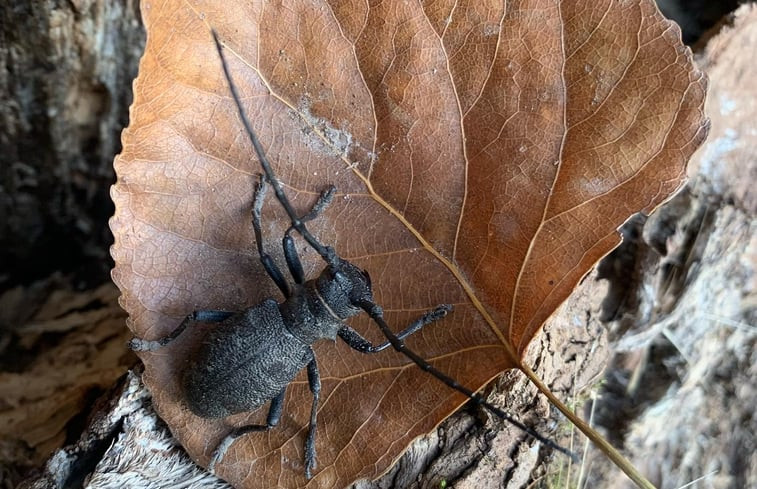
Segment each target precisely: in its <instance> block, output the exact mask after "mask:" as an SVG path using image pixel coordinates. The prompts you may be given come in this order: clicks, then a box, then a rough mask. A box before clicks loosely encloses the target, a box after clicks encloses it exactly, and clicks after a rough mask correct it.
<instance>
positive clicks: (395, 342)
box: [357, 301, 579, 462]
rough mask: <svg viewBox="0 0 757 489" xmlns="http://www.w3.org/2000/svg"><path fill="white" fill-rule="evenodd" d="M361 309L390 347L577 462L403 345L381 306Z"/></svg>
mask: <svg viewBox="0 0 757 489" xmlns="http://www.w3.org/2000/svg"><path fill="white" fill-rule="evenodd" d="M357 305H358V306H359V307H360V308H361V309H363V310H364V311H365V312H366V313H368V315H369V316H370V317H371V319H373V321H374V322H375V323H376V324H378V326H379V328H380V329H381V332H382V333H383V334H384V336H385V337H386V339H387V340H389V343H390V344H391V345H392V347H393V348H394V349H395V350H397V351H398V352H400V353H402V354H403V355H405V356H406V357H407V358H409V359H410V360H412V361H413V363H415V364H416V365H417V366H418V367H419V368H420V369H421V370H423V371H424V372H427V373H429V374H431V375H433V376H434V377H435V378H437V379H438V380H439V381H441V382H442V383H443V384H445V385H447V386H448V387H450V388H451V389H454V390H456V391H458V392H460V393H462V394H465V395H466V396H467V397H468V399H470V400H471V401H473V402H474V403H476V404H477V405H478V406H480V407H481V408H484V409H486V410H487V411H489V412H491V413H492V414H494V415H495V416H497V417H498V418H500V419H502V420H504V421H507V422H508V423H510V424H512V425H513V426H515V427H516V428H519V429H520V430H521V431H523V432H524V433H526V434H527V435H529V436H531V437H532V438H534V439H536V440H538V441H540V442H541V443H544V444H545V445H547V446H548V447H550V448H552V449H554V450H557V451H558V452H561V453H564V454H565V455H567V456H568V457H570V458H571V459H573V461H574V462H579V459H578V456H577V455H576V454H575V453H573V452H571V451H570V450H568V449H567V448H565V447H561V446H560V445H558V444H557V443H555V442H554V441H552V440H550V439H549V438H547V437H545V436H543V435H540V434H539V433H537V432H536V431H534V430H533V429H532V428H529V427H528V426H526V425H525V424H523V423H521V422H520V421H518V420H517V419H515V418H513V417H512V416H510V415H509V414H507V413H506V412H504V411H503V410H501V409H500V408H498V407H497V406H495V405H493V404H491V403H489V402H487V401H486V400H485V399H484V398H483V397H481V396H480V395H478V394H476V393H475V392H473V391H472V390H470V389H468V388H467V387H465V386H464V385H461V384H460V383H459V382H458V381H456V380H455V379H453V378H452V377H449V376H448V375H446V374H444V373H443V372H441V371H440V370H438V369H437V368H436V367H434V366H433V365H431V364H430V363H428V361H427V360H426V359H424V358H423V357H421V356H420V355H418V354H417V353H415V352H414V351H413V350H411V349H410V348H408V347H407V346H405V342H404V341H402V340H401V339H399V338H398V337H397V335H395V334H394V333H393V332H392V330H391V329H390V328H389V325H388V324H386V321H384V313H383V311H382V309H381V307H380V306H379V305H378V304H376V303H375V302H372V301H363V302H360V303H359V304H357Z"/></svg>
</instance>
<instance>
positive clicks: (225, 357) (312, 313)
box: [130, 31, 574, 479]
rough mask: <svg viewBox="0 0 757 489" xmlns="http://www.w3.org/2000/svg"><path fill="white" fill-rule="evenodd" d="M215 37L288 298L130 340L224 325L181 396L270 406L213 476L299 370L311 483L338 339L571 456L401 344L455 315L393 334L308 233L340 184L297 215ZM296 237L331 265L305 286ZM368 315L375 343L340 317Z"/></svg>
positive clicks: (367, 293) (227, 405)
mask: <svg viewBox="0 0 757 489" xmlns="http://www.w3.org/2000/svg"><path fill="white" fill-rule="evenodd" d="M213 39H214V41H215V44H216V48H217V50H218V55H219V57H220V59H221V65H222V67H223V73H224V76H225V78H226V81H227V83H228V85H229V90H230V92H231V95H232V97H233V99H234V102H235V104H236V107H237V110H238V111H239V117H240V119H241V120H242V123H243V125H244V128H245V131H246V132H247V136H248V137H249V139H250V141H251V142H252V145H253V147H254V148H255V153H256V154H257V157H258V159H259V160H260V164H261V165H262V167H263V171H264V175H261V177H260V181H259V183H258V184H257V187H256V189H255V194H254V197H253V206H252V226H253V230H254V232H255V242H256V244H257V248H258V254H259V255H260V261H261V263H262V264H263V268H264V269H265V271H266V273H267V274H268V276H269V277H271V279H272V280H273V281H274V283H275V284H276V286H278V288H279V289H280V290H281V292H282V293H283V294H284V297H285V300H284V302H282V303H277V302H276V301H275V300H274V299H270V298H269V299H266V300H265V301H263V302H262V303H260V304H258V305H256V306H253V307H250V308H249V309H246V310H244V311H242V312H239V313H232V312H226V311H215V310H209V311H195V312H193V313H191V314H189V315H188V316H187V317H186V318H185V319H184V320H183V321H182V322H181V324H179V326H178V327H177V328H176V329H175V330H174V331H173V332H172V333H171V334H169V335H168V336H166V337H164V338H162V339H159V340H154V341H148V340H143V339H138V338H134V339H132V340H131V342H130V346H131V348H132V349H134V350H137V351H152V350H156V349H158V348H161V347H163V346H166V345H167V344H169V343H170V342H171V341H173V340H175V339H176V338H177V337H178V336H179V335H180V334H181V333H182V332H183V331H184V330H185V329H186V328H187V326H188V325H189V324H191V323H193V322H195V321H204V322H212V323H218V326H217V327H216V328H214V329H213V330H212V331H210V332H209V333H208V336H207V338H206V340H205V341H204V342H203V344H202V346H201V347H200V348H199V351H198V352H197V353H196V358H194V359H193V360H192V361H191V363H190V366H189V368H188V369H186V371H185V372H184V374H183V378H182V379H181V385H182V390H183V393H184V396H185V398H186V403H187V405H188V407H189V409H190V410H191V411H192V412H193V413H195V414H196V415H198V416H201V417H204V418H221V417H226V416H229V415H232V414H235V413H240V412H245V411H252V410H254V409H256V408H258V407H260V406H262V405H263V404H265V403H266V402H268V401H270V407H269V409H268V416H267V420H266V424H265V425H249V426H243V427H241V428H237V429H236V430H234V431H233V432H232V433H231V434H229V435H228V436H227V437H226V438H225V439H224V440H223V441H222V442H221V443H220V444H219V446H218V448H216V450H215V451H214V453H213V457H212V459H211V462H210V464H209V467H208V468H209V469H210V470H211V471H213V468H214V466H215V464H216V463H217V462H218V461H219V460H221V458H222V457H223V455H224V453H225V452H226V450H227V449H228V447H229V446H230V445H231V444H232V443H233V442H234V440H236V439H237V438H239V437H240V436H242V435H245V434H247V433H251V432H257V431H266V430H269V429H271V428H273V427H275V426H276V425H277V424H278V422H279V419H280V417H281V412H282V409H283V404H284V395H285V393H286V388H287V386H288V385H289V384H290V383H291V382H292V380H294V377H295V376H296V375H297V374H298V373H299V372H300V370H302V369H303V368H305V367H307V377H308V385H309V387H310V391H311V392H312V393H313V403H312V406H311V410H310V425H309V430H308V434H307V438H306V440H305V460H304V462H305V475H306V477H307V478H308V479H310V478H311V477H312V473H313V469H315V467H316V453H315V437H316V428H317V424H316V415H317V410H318V400H319V397H320V390H321V381H320V376H319V373H318V364H317V363H316V359H315V354H314V352H313V349H312V347H311V345H312V344H313V343H315V342H316V341H318V340H320V339H330V340H336V337H337V336H339V338H341V339H342V340H343V341H344V342H345V343H347V345H349V346H350V347H351V348H353V349H355V350H357V351H358V352H360V353H365V354H370V353H378V352H380V351H382V350H384V349H386V348H388V347H389V346H391V347H392V348H394V349H395V350H397V351H398V352H400V353H402V354H403V355H405V356H406V357H408V358H409V359H410V360H412V361H413V362H415V364H416V365H418V366H419V367H420V368H421V369H422V370H423V371H425V372H428V373H429V374H431V375H433V376H434V377H436V378H437V379H438V380H440V381H441V382H443V383H444V384H446V385H447V386H449V387H450V388H452V389H455V390H457V391H458V392H461V393H463V394H465V395H466V396H467V397H468V398H470V399H471V400H472V401H473V402H474V403H476V404H477V405H479V406H481V407H482V408H484V409H486V410H487V411H489V412H491V413H493V414H494V415H496V416H497V417H499V418H501V419H503V420H505V421H507V422H509V423H512V424H513V425H515V426H517V427H518V428H520V429H521V430H523V431H524V432H526V433H527V434H529V435H530V436H532V437H534V438H535V439H537V440H539V441H540V442H542V443H544V444H546V445H548V446H550V447H552V448H554V449H556V450H558V451H560V452H563V453H565V454H567V455H569V456H571V457H574V455H573V454H572V453H571V452H570V451H568V450H567V449H565V448H563V447H560V446H558V445H557V444H556V443H554V442H552V441H551V440H549V439H547V438H545V437H543V436H541V435H540V434H538V433H536V432H535V431H534V430H532V429H531V428H529V427H527V426H525V425H524V424H522V423H521V422H519V421H518V420H516V419H514V418H512V417H510V416H509V415H508V414H506V413H505V412H504V411H502V410H501V409H499V408H497V407H496V406H494V405H492V404H489V403H488V402H486V401H485V400H484V399H483V398H482V397H481V396H479V395H478V394H476V393H474V392H473V391H471V390H470V389H468V388H466V387H464V386H462V385H460V384H459V383H458V382H457V381H455V380H454V379H452V378H451V377H448V376H447V375H445V374H444V373H442V372H440V371H439V370H437V369H436V368H435V367H433V366H432V365H431V364H429V363H428V362H427V361H426V360H424V359H423V358H422V357H421V356H419V355H418V354H416V353H415V352H413V351H412V350H410V349H409V348H408V347H407V346H405V343H404V341H403V340H404V339H405V338H407V337H408V336H410V335H412V334H413V333H415V332H417V331H419V330H420V329H421V328H423V327H424V326H426V325H427V324H429V323H432V322H434V321H436V320H438V319H440V318H442V317H444V316H446V315H447V313H449V312H450V311H451V310H452V307H451V306H449V305H440V306H438V307H436V308H435V309H433V310H431V311H429V312H427V313H426V314H424V315H423V316H421V317H420V318H419V319H417V320H416V321H415V322H413V323H412V324H410V325H409V326H408V327H407V328H405V329H404V330H402V331H401V332H400V333H397V334H395V333H393V332H392V330H391V329H390V328H389V325H388V324H387V323H386V322H385V321H384V315H383V311H382V309H381V307H380V306H379V305H378V304H376V302H374V300H373V295H372V291H371V280H370V277H369V276H368V272H366V271H364V270H361V269H360V268H358V267H356V266H355V265H353V264H352V263H350V262H349V261H347V260H345V259H343V258H341V257H340V256H339V255H338V254H337V253H336V251H334V249H333V248H332V247H330V246H325V245H323V244H322V243H320V242H319V241H318V240H317V239H316V238H315V237H314V236H313V235H312V234H311V233H310V232H309V231H308V228H307V226H306V224H305V223H306V222H308V221H311V220H313V219H315V218H316V217H317V216H318V215H319V214H320V213H321V211H323V209H324V208H325V207H326V206H327V205H328V204H329V203H330V201H331V199H332V198H333V195H334V191H335V188H334V186H329V187H328V188H327V189H326V190H324V191H323V192H321V194H320V197H319V198H318V200H317V201H316V203H315V204H314V205H313V207H312V208H311V209H310V211H309V212H308V213H307V214H305V215H304V216H299V215H298V214H297V213H296V212H295V210H294V208H293V207H292V205H291V203H290V202H289V199H288V198H287V196H286V194H285V193H284V190H283V189H282V187H281V184H280V183H279V181H278V180H277V179H276V175H275V174H274V172H273V169H272V168H271V165H270V163H269V162H268V159H267V158H266V156H265V154H264V153H263V148H262V146H261V145H260V142H259V141H258V138H257V136H256V135H255V132H254V131H253V130H252V127H251V126H250V123H249V120H248V119H247V116H246V115H245V113H244V109H243V108H242V104H241V101H240V98H239V94H238V93H237V90H236V87H235V85H234V82H233V81H232V78H231V74H230V72H229V68H228V65H227V63H226V59H225V57H224V54H223V49H222V47H221V43H220V41H219V40H218V36H217V34H216V33H215V31H213ZM268 185H270V186H271V187H273V190H274V192H275V194H276V199H277V200H278V201H279V203H280V204H281V205H282V207H283V208H284V210H285V211H286V213H287V216H288V217H289V219H290V221H291V226H290V227H289V229H288V230H287V231H286V232H285V234H284V237H283V240H282V243H283V248H284V258H285V260H286V264H287V268H288V269H289V273H290V274H291V275H292V278H293V279H294V286H293V287H290V285H289V283H288V282H287V280H286V279H285V278H284V275H283V273H282V272H281V270H279V268H278V266H277V265H276V263H275V262H274V261H273V259H272V258H271V257H270V255H268V254H267V253H266V251H265V250H264V247H263V235H262V231H261V213H262V207H263V201H264V199H265V194H266V190H267V188H268ZM295 231H296V232H297V233H299V234H300V235H301V236H302V237H303V238H304V239H305V241H306V242H307V243H308V244H309V245H310V246H311V247H312V248H313V249H314V250H315V251H316V252H317V253H318V254H319V255H320V256H321V258H322V259H323V261H325V262H326V268H324V270H323V271H322V272H321V274H320V275H319V276H318V278H316V279H313V280H305V273H304V270H303V267H302V264H301V262H300V259H299V256H298V255H297V250H296V248H295V244H294V240H293V238H292V233H293V232H295ZM363 311H364V312H365V313H367V314H368V315H369V316H370V318H371V319H372V320H373V321H374V322H375V323H376V324H377V325H378V327H379V328H380V329H381V332H382V333H383V334H384V336H385V337H386V339H387V341H385V342H383V343H381V344H379V345H374V344H372V343H371V342H369V341H368V340H367V339H365V338H364V337H363V336H361V335H360V334H359V333H358V332H357V331H355V330H354V329H352V328H350V327H349V326H348V325H346V324H345V323H344V320H346V319H348V318H350V317H352V316H355V315H357V314H359V313H360V312H363Z"/></svg>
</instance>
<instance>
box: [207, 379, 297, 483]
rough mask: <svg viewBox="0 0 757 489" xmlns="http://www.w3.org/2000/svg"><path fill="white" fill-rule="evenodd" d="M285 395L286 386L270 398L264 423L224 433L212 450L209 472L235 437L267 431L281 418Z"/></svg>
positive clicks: (224, 453) (211, 471)
mask: <svg viewBox="0 0 757 489" xmlns="http://www.w3.org/2000/svg"><path fill="white" fill-rule="evenodd" d="M285 395H286V387H285V388H284V390H282V391H281V393H280V394H279V395H278V396H276V397H274V398H273V399H272V400H271V406H270V407H269V408H268V416H267V417H266V424H265V425H262V424H251V425H247V426H240V427H239V428H236V429H235V430H234V431H232V432H231V433H229V434H228V435H226V438H224V439H223V440H222V441H221V443H219V444H218V447H216V449H215V450H214V451H213V456H212V457H211V458H210V463H209V464H208V471H210V473H211V474H212V473H214V472H213V471H214V470H215V467H216V464H218V462H220V461H221V460H222V459H223V457H224V455H226V451H227V450H228V449H229V447H230V446H231V444H232V443H234V441H236V439H237V438H239V437H240V436H243V435H246V434H247V433H253V432H260V431H268V430H270V429H271V428H273V427H275V426H276V425H277V424H279V419H281V411H282V410H283V409H284V396H285Z"/></svg>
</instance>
